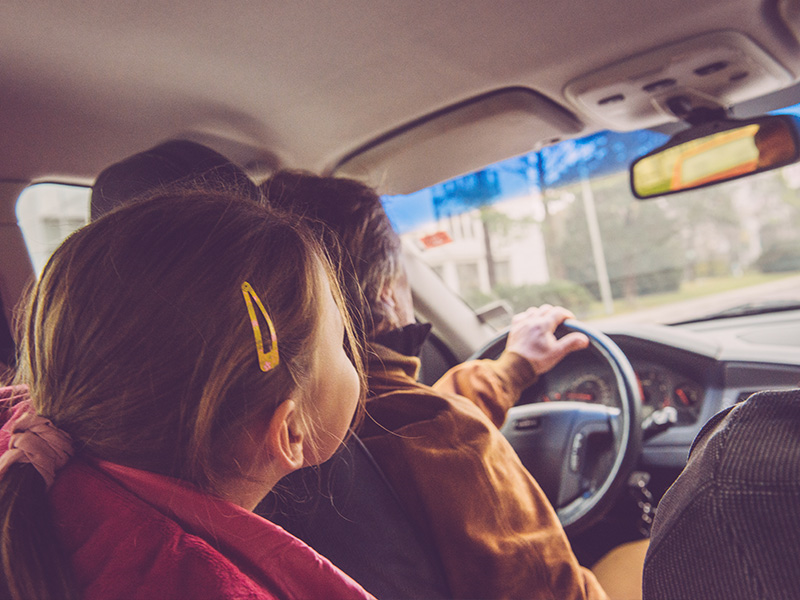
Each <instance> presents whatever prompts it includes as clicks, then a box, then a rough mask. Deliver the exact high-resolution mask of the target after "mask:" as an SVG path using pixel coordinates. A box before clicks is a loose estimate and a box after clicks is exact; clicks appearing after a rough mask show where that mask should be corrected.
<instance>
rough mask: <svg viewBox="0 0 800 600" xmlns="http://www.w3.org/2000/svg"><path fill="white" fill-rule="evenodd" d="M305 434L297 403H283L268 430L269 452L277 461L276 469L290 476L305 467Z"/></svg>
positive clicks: (292, 401) (287, 401)
mask: <svg viewBox="0 0 800 600" xmlns="http://www.w3.org/2000/svg"><path fill="white" fill-rule="evenodd" d="M303 441H304V432H303V428H302V419H301V418H300V411H299V409H298V408H297V403H296V402H295V401H294V400H285V401H284V402H282V403H281V404H280V405H279V406H278V408H277V409H276V410H275V413H274V414H273V415H272V418H271V419H270V422H269V427H268V428H267V439H266V443H267V450H268V451H269V456H271V457H272V459H273V460H274V461H275V463H276V464H275V467H277V468H278V469H279V470H280V471H281V472H283V473H284V474H286V475H288V474H289V473H291V472H292V471H296V470H297V469H299V468H300V467H302V466H303Z"/></svg>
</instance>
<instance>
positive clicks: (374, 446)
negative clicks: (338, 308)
mask: <svg viewBox="0 0 800 600" xmlns="http://www.w3.org/2000/svg"><path fill="white" fill-rule="evenodd" d="M262 192H263V193H264V194H265V195H266V197H267V199H268V201H269V202H270V203H272V204H274V205H276V206H281V207H283V208H285V209H287V210H289V211H293V212H294V213H296V214H298V215H299V216H301V217H303V218H304V219H305V220H306V221H307V222H309V223H311V225H312V226H313V227H317V228H318V230H319V231H320V234H321V235H327V234H326V233H325V231H326V228H328V229H330V230H332V231H333V232H334V233H335V234H336V236H337V237H338V242H339V244H340V246H341V252H342V255H341V257H340V260H341V265H342V272H343V278H344V286H345V288H346V289H347V292H348V295H349V297H350V301H351V302H352V304H353V306H354V312H355V313H359V312H360V313H361V317H362V329H363V333H364V335H365V337H366V340H367V352H366V357H365V361H366V363H367V376H368V383H367V386H368V392H367V393H368V397H367V414H368V418H367V419H365V420H364V423H363V424H362V425H361V427H360V429H359V435H360V437H361V439H362V440H363V441H364V443H365V444H366V446H367V447H368V448H369V450H370V451H371V453H372V454H373V456H374V457H375V460H376V461H377V462H378V463H379V465H380V466H381V468H382V470H383V471H384V472H385V474H386V476H387V477H388V478H389V480H390V481H391V483H392V484H393V487H394V488H395V489H396V491H397V493H398V495H399V496H400V499H401V501H402V502H403V504H404V505H405V507H406V509H407V510H408V512H409V513H410V515H411V517H412V519H413V520H414V521H415V522H416V524H417V525H418V527H420V528H421V529H422V530H423V531H425V532H426V533H428V534H429V535H430V537H431V538H432V539H433V541H434V544H435V545H436V547H437V550H438V552H439V555H440V556H441V559H442V562H443V565H444V569H445V572H446V576H447V580H448V584H449V587H450V591H451V592H452V594H453V596H454V597H456V598H542V599H544V598H548V599H549V598H553V599H562V598H570V599H571V598H587V599H602V598H607V596H606V594H605V592H603V590H602V588H601V587H600V585H599V584H598V583H597V580H596V579H595V577H594V576H593V575H592V573H591V572H589V571H588V570H586V569H584V568H582V567H581V566H580V565H579V564H578V562H577V560H576V558H575V556H574V554H573V553H572V550H571V548H570V546H569V542H568V541H567V539H566V536H565V534H564V531H563V529H562V527H561V525H560V523H559V521H558V518H557V516H556V514H555V511H554V510H553V508H552V506H551V505H550V503H549V502H548V500H547V498H546V497H545V496H544V494H543V493H542V491H541V489H540V488H539V486H538V485H537V484H536V482H535V481H534V480H533V478H532V477H531V476H530V474H529V473H528V472H527V470H526V469H525V468H524V467H523V465H522V464H521V463H520V461H519V458H518V457H517V455H516V453H515V452H514V451H513V449H512V448H511V446H510V445H509V444H508V443H507V442H506V440H505V438H504V437H503V436H502V434H501V433H500V431H499V429H498V427H499V426H500V425H501V424H502V423H503V421H504V419H505V415H506V413H507V411H508V409H509V408H510V407H511V406H513V405H514V404H515V403H516V401H517V400H518V398H519V395H520V393H521V392H522V390H524V389H525V388H526V387H527V386H529V385H530V384H532V383H533V382H534V381H535V380H536V377H537V376H538V375H540V374H542V373H545V372H546V371H548V370H550V369H551V368H552V367H553V366H554V365H555V364H557V363H558V361H559V360H561V359H562V358H563V357H564V356H565V355H567V354H568V353H570V352H572V351H574V350H578V349H580V348H585V347H586V346H587V344H588V340H587V338H586V337H585V336H583V335H582V334H579V333H572V334H569V335H567V336H565V337H563V338H561V339H559V340H557V339H556V338H555V336H554V335H553V332H554V331H555V328H556V327H557V326H558V325H559V324H560V323H561V322H563V321H564V319H566V318H569V317H572V314H571V313H570V312H569V311H568V310H566V309H564V308H560V307H552V306H548V305H545V306H542V307H540V308H531V309H529V310H528V311H526V312H525V313H523V314H521V315H518V316H516V317H515V318H514V320H513V323H512V327H511V332H510V334H509V337H508V343H507V346H506V350H505V351H504V352H503V354H502V355H501V356H500V358H499V359H498V360H496V361H492V360H484V361H473V362H469V363H465V364H463V365H459V366H457V367H455V368H454V369H452V370H450V371H449V372H448V373H447V374H445V376H444V377H443V378H442V379H441V380H439V381H438V382H437V383H436V384H435V385H434V386H433V387H429V386H425V385H422V384H420V383H418V382H417V381H416V374H417V371H418V369H419V359H418V358H416V354H417V353H418V351H419V348H420V346H421V345H422V343H423V341H424V338H425V335H426V334H427V330H428V328H429V327H428V326H425V325H418V324H416V323H415V321H414V310H413V303H412V299H411V293H410V289H409V286H408V282H407V279H406V276H405V271H404V268H403V265H402V258H401V253H400V239H399V237H398V235H397V234H396V233H395V232H394V230H393V229H392V226H391V223H390V222H389V219H388V217H387V216H386V214H385V212H384V211H383V208H382V205H381V202H380V198H379V197H378V196H377V194H376V193H375V192H374V191H373V190H372V189H370V188H369V187H367V186H364V185H362V184H361V183H359V182H356V181H353V180H348V179H339V178H323V177H316V176H313V175H308V174H304V173H295V172H279V173H277V174H275V175H273V176H272V177H271V178H270V179H269V180H267V181H266V182H265V183H264V184H263V185H262Z"/></svg>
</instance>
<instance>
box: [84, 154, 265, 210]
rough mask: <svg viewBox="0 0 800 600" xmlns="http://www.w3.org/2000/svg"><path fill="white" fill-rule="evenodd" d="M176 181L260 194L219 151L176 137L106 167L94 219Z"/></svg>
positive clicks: (95, 198) (94, 204)
mask: <svg viewBox="0 0 800 600" xmlns="http://www.w3.org/2000/svg"><path fill="white" fill-rule="evenodd" d="M173 184H186V185H191V186H197V185H202V186H203V187H204V188H207V189H208V188H210V189H218V190H223V191H231V190H234V191H238V192H239V193H241V194H242V195H243V196H244V197H246V198H250V199H252V200H256V201H258V200H259V199H260V197H261V196H260V192H259V191H258V187H257V186H256V185H255V183H253V181H252V180H251V179H250V177H248V175H247V173H245V172H244V171H243V170H242V169H241V168H240V167H238V166H237V165H235V164H234V163H232V162H231V161H230V160H228V159H227V158H225V157H224V156H222V155H221V154H219V153H218V152H215V151H214V150H212V149H211V148H208V147H206V146H203V145H202V144H198V143H196V142H189V141H186V140H175V141H170V142H165V143H163V144H160V145H158V146H156V147H154V148H151V149H150V150H145V151H144V152H139V153H138V154H134V155H133V156H129V157H128V158H126V159H123V160H121V161H120V162H118V163H114V164H113V165H111V166H109V167H106V168H105V169H104V170H103V171H102V172H101V173H100V175H99V176H98V177H97V180H96V181H95V183H94V186H92V200H91V214H92V219H96V218H98V217H100V216H102V215H103V214H105V213H107V212H108V211H110V210H111V209H113V208H116V207H117V206H121V205H123V204H127V203H129V202H131V201H132V200H135V199H136V198H137V197H141V196H145V195H148V194H149V193H151V192H153V191H154V190H156V189H158V188H159V187H163V186H168V185H173Z"/></svg>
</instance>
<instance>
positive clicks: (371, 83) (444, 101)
mask: <svg viewBox="0 0 800 600" xmlns="http://www.w3.org/2000/svg"><path fill="white" fill-rule="evenodd" d="M776 15H777V9H776V8H775V5H774V3H763V2H753V1H752V0H731V1H729V2H725V3H720V2H718V0H697V1H696V2H693V3H692V10H691V11H690V10H686V4H685V3H684V2H683V1H682V0H661V1H659V2H637V3H631V2H629V0H608V1H607V2H604V3H602V4H597V3H594V4H592V5H590V6H589V7H587V5H586V4H585V3H583V2H577V1H575V0H571V1H566V2H561V3H549V4H548V5H547V8H546V10H545V9H544V8H539V9H537V8H536V7H535V6H532V5H531V4H530V3H529V2H524V1H519V2H512V3H503V5H502V6H498V5H497V4H496V3H495V2H492V1H491V0H469V1H468V2H463V1H461V0H442V2H438V3H435V4H431V3H430V2H425V1H423V0H406V1H405V2H402V3H391V2H381V1H377V2H376V1H374V0H353V1H352V2H348V3H346V4H344V3H338V4H335V5H321V4H320V5H315V7H314V9H313V10H309V7H308V5H307V4H305V3H272V4H269V5H264V4H263V3H258V2H246V3H237V5H236V7H235V9H234V8H232V7H231V6H229V5H227V4H220V3H217V2H213V1H212V0H192V1H191V2H190V1H189V0H176V1H175V2H170V3H161V2H157V1H156V0H144V1H143V2H139V3H136V5H129V4H126V3H108V2H103V1H101V0H88V1H87V2H84V3H82V4H81V10H79V11H78V10H75V9H74V7H72V6H68V5H65V4H63V3H55V2H45V3H15V2H10V3H4V4H3V5H2V6H0V48H2V51H3V55H4V60H3V62H2V64H0V78H2V80H3V81H4V85H3V86H2V87H0V105H2V106H3V107H4V109H3V111H0V129H2V130H3V131H4V132H5V139H6V140H12V141H13V143H6V144H4V145H3V146H2V147H0V179H6V180H9V179H16V180H25V181H37V180H42V179H51V180H61V181H67V182H76V183H84V184H87V183H91V181H92V180H93V178H94V176H96V174H97V173H98V172H99V171H100V170H102V168H103V167H105V166H107V165H108V164H110V163H112V162H115V161H117V160H120V159H121V158H123V157H125V156H129V155H131V154H133V153H135V152H137V151H141V150H143V149H145V148H148V147H152V146H154V145H156V144H158V143H159V142H162V141H165V140H168V139H181V138H183V139H190V140H193V141H199V142H202V143H206V144H208V145H210V146H212V147H213V148H215V149H216V150H218V151H220V152H223V153H225V154H227V155H229V156H230V157H231V159H232V160H234V161H236V162H237V163H239V164H242V165H244V166H247V167H249V168H251V169H252V170H253V171H254V172H258V173H266V172H268V171H269V170H272V169H274V168H276V167H291V168H304V169H308V170H311V171H316V172H322V171H325V170H329V169H330V168H331V167H332V166H333V165H336V164H337V163H338V162H340V161H341V159H342V158H343V157H345V156H346V155H347V154H348V153H350V152H352V151H353V149H354V148H360V147H364V146H365V145H367V144H369V143H371V142H372V141H374V140H376V139H378V138H381V137H382V136H385V135H386V133H387V132H391V131H394V130H396V129H397V128H398V127H402V126H403V125H404V124H408V123H411V122H414V121H416V120H418V119H420V118H422V117H425V116H426V115H430V114H431V113H433V112H435V111H438V110H440V109H441V108H442V106H447V105H449V104H452V103H453V102H454V100H455V101H459V100H461V99H467V98H472V97H476V96H480V95H482V94H485V93H488V92H491V91H493V90H498V89H504V88H510V87H525V88H530V89H535V90H536V91H537V93H539V94H541V95H542V96H543V97H545V98H548V99H549V100H550V101H552V102H555V103H557V104H559V105H561V106H562V107H564V110H565V111H567V112H571V113H574V114H575V115H576V116H577V118H578V119H579V120H580V121H581V122H583V123H584V124H585V130H584V132H585V133H591V132H592V131H596V130H598V129H599V128H601V127H602V126H603V125H602V124H601V123H599V122H597V121H596V120H593V119H592V118H591V116H590V115H586V114H583V113H582V111H581V110H580V107H577V106H573V105H572V104H571V103H570V101H569V100H568V99H567V98H566V97H565V96H564V86H565V85H566V82H569V81H572V80H574V79H575V78H577V77H580V76H583V75H586V74H587V73H591V72H593V71H595V70H597V69H599V68H601V67H602V66H604V65H609V64H612V63H614V62H616V61H619V60H621V59H623V58H625V57H629V56H634V55H636V54H639V53H642V52H646V51H647V50H649V49H650V48H654V47H658V46H663V45H664V44H668V43H672V42H674V41H676V40H681V39H684V38H686V37H687V36H689V37H690V36H693V35H697V34H699V33H704V32H708V31H715V30H719V29H733V30H740V31H742V32H743V33H744V34H745V35H747V36H748V37H749V38H751V39H753V40H754V41H755V42H756V43H757V44H758V45H759V46H760V47H762V48H763V49H764V50H765V51H766V52H767V53H769V54H770V55H771V56H773V57H775V59H776V60H777V61H778V62H779V63H780V64H782V65H783V66H784V67H786V68H787V69H788V70H789V71H790V72H791V73H792V77H796V74H797V73H800V53H798V52H797V49H798V44H797V41H796V40H794V38H792V37H791V36H790V35H787V34H786V28H785V27H784V26H782V25H780V21H779V20H778V19H777V17H776ZM776 23H777V24H776ZM572 135H575V134H572ZM498 158H501V157H498ZM454 163H455V161H452V162H451V164H447V161H446V160H445V159H442V162H441V167H442V173H445V174H446V175H447V176H449V175H450V174H451V173H453V172H454V171H455V170H457V165H455V164H454ZM434 167H435V165H430V166H429V169H430V170H431V171H433V169H434ZM426 179H428V178H426ZM405 187H406V188H408V187H410V186H408V185H406V186H405Z"/></svg>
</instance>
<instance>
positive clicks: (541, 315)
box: [506, 304, 589, 375]
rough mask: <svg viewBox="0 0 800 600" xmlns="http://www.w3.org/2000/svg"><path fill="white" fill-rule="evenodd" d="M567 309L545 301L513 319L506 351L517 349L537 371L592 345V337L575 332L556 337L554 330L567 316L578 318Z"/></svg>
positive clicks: (550, 366)
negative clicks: (590, 340)
mask: <svg viewBox="0 0 800 600" xmlns="http://www.w3.org/2000/svg"><path fill="white" fill-rule="evenodd" d="M574 318H575V315H573V314H572V313H571V312H570V311H568V310H567V309H566V308H563V307H561V306H551V305H550V304H543V305H542V306H540V307H539V308H536V307H531V308H529V309H528V310H526V311H525V312H524V313H520V314H518V315H515V316H514V318H513V319H512V320H511V331H510V332H509V334H508V341H507V342H506V352H514V353H516V354H519V355H520V356H522V357H523V358H525V359H526V360H527V361H528V362H529V363H530V364H531V367H533V371H534V373H536V374H537V375H541V374H542V373H546V372H547V371H549V370H550V369H552V368H553V367H554V366H556V365H557V364H558V362H559V361H560V360H561V359H562V358H564V357H565V356H566V355H567V354H569V353H570V352H574V351H575V350H581V349H582V348H586V347H587V346H588V345H589V338H587V337H586V336H585V335H584V334H582V333H578V332H577V331H574V332H572V333H569V334H567V335H565V336H564V337H562V338H561V339H556V336H555V335H554V334H553V332H554V331H555V330H556V327H558V326H559V325H560V324H561V323H562V322H564V319H574Z"/></svg>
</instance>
